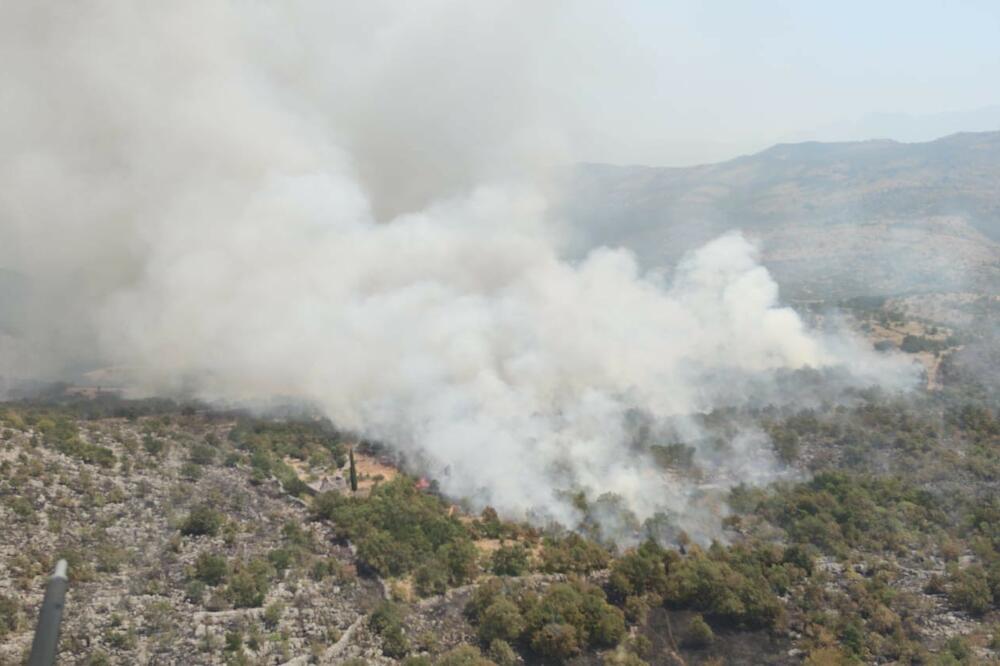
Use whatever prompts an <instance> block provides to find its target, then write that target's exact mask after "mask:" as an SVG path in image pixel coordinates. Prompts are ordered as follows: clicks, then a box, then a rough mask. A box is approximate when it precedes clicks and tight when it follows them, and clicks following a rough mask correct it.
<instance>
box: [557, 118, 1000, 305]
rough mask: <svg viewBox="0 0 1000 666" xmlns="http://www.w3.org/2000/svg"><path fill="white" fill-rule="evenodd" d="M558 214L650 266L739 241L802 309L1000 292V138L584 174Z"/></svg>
mask: <svg viewBox="0 0 1000 666" xmlns="http://www.w3.org/2000/svg"><path fill="white" fill-rule="evenodd" d="M565 191H566V193H567V196H566V199H565V201H564V204H563V207H562V209H561V210H560V211H559V212H560V214H563V215H565V216H566V218H567V219H568V220H569V221H570V222H571V224H572V225H573V227H574V229H575V230H577V231H578V232H580V234H581V236H582V238H584V239H585V240H583V241H580V243H579V245H578V246H577V247H576V248H574V249H575V250H577V251H583V250H584V249H585V248H586V246H592V245H593V244H610V245H622V246H625V247H628V248H631V249H633V250H634V251H635V252H636V253H637V255H638V256H639V258H640V260H641V261H642V262H643V264H645V265H646V266H657V265H662V264H665V263H670V262H672V261H674V260H676V258H677V257H678V256H680V254H682V253H683V252H684V251H685V250H687V249H689V248H691V247H693V246H695V245H698V244H700V243H703V242H705V241H706V240H708V239H709V238H712V237H713V236H716V235H718V234H720V233H724V232H726V231H728V230H731V229H737V228H738V229H742V230H744V231H745V232H746V233H748V234H750V235H751V236H754V237H757V238H759V239H760V240H761V242H762V247H763V252H764V255H763V256H764V260H765V262H766V263H767V264H768V266H769V267H770V268H771V269H772V270H773V271H774V272H775V274H776V275H777V277H778V279H779V281H780V282H782V286H783V287H784V288H785V290H786V293H788V294H789V295H790V296H792V297H799V298H808V297H817V296H819V297H830V296H849V295H857V294H860V293H871V292H878V293H887V294H894V293H906V292H914V291H918V292H919V291H954V290H972V291H990V290H995V289H996V288H997V285H1000V132H984V133H967V134H955V135H952V136H949V137H945V138H943V139H939V140H937V141H931V142H928V143H914V144H905V143H897V142H894V141H887V140H880V141H864V142H852V143H828V144H825V143H815V142H812V143H799V144H779V145H777V146H774V147H772V148H769V149H768V150H765V151H763V152H760V153H757V154H755V155H749V156H744V157H739V158H736V159H733V160H730V161H728V162H722V163H719V164H710V165H704V166H697V167H689V168H653V167H642V166H609V165H596V164H587V165H582V166H580V167H578V168H577V169H575V170H574V171H573V172H572V174H571V175H570V176H569V178H568V180H567V183H566V190H565Z"/></svg>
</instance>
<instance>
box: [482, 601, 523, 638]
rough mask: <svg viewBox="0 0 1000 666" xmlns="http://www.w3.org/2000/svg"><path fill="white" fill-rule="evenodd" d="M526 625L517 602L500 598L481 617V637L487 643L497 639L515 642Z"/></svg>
mask: <svg viewBox="0 0 1000 666" xmlns="http://www.w3.org/2000/svg"><path fill="white" fill-rule="evenodd" d="M524 627H525V624H524V618H523V617H521V610H520V609H519V608H518V607H517V604H515V603H514V602H512V601H510V600H509V599H506V598H500V599H497V600H496V601H494V602H493V603H492V604H491V605H490V606H489V607H488V608H487V609H486V610H485V611H484V612H483V614H482V617H481V618H480V619H479V639H480V640H481V641H482V642H483V643H486V644H489V643H490V642H492V641H494V640H497V639H499V640H504V641H508V642H511V643H513V642H516V641H517V640H518V639H519V638H520V637H521V632H523V631H524Z"/></svg>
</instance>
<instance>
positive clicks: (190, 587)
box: [184, 580, 205, 604]
mask: <svg viewBox="0 0 1000 666" xmlns="http://www.w3.org/2000/svg"><path fill="white" fill-rule="evenodd" d="M204 597H205V583H203V582H201V581H200V580H192V581H189V582H188V584H187V585H185V586H184V599H186V600H187V601H189V602H191V603H192V604H200V603H201V600H202V599H204Z"/></svg>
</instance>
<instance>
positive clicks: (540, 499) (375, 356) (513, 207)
mask: <svg viewBox="0 0 1000 666" xmlns="http://www.w3.org/2000/svg"><path fill="white" fill-rule="evenodd" d="M521 9H523V5H522V6H519V7H518V12H516V13H515V12H513V11H510V10H508V9H506V8H505V6H504V5H503V4H502V3H495V4H490V5H483V4H481V3H476V5H475V6H472V5H469V6H466V5H465V3H458V2H438V3H432V5H431V6H429V7H421V8H420V9H419V10H418V9H412V10H411V9H403V10H398V9H394V10H392V11H390V10H389V9H388V8H387V6H382V5H380V4H378V3H375V4H371V3H363V5H355V4H353V3H319V2H317V3H311V2H291V3H281V4H279V5H259V4H251V3H247V4H246V5H244V4H242V3H228V2H202V1H199V2H176V3H150V4H149V5H148V6H139V5H136V4H135V3H131V2H116V1H113V0H108V1H103V2H98V1H92V2H79V3H70V4H45V3H33V2H13V3H6V4H5V5H4V7H3V8H2V9H0V26H2V27H0V37H2V38H0V57H3V59H4V61H5V63H7V66H6V67H5V68H4V73H3V74H2V75H0V76H2V78H0V90H2V92H0V95H2V99H3V102H2V104H3V107H4V109H5V113H4V114H3V118H2V120H0V146H2V148H3V152H4V155H5V157H4V159H3V161H2V162H0V183H2V184H3V187H2V192H3V193H2V194H0V225H2V232H3V242H2V243H0V267H3V268H6V269H10V270H13V271H16V272H17V273H19V274H20V275H22V276H25V277H26V279H27V280H28V282H29V284H30V287H29V297H28V301H27V303H26V304H25V306H24V307H23V311H22V312H21V313H20V314H19V319H18V326H19V330H20V331H21V335H20V336H18V337H19V341H17V342H14V343H9V345H8V346H7V347H5V348H4V354H5V357H6V358H4V363H3V368H4V371H5V372H7V373H9V374H17V375H20V376H32V375H34V376H48V377H52V376H59V375H60V373H65V372H67V371H68V370H70V369H78V368H81V367H97V366H99V365H102V364H103V365H113V366H116V367H120V368H124V369H125V370H126V372H127V375H128V376H129V380H130V382H131V383H132V384H133V385H134V386H136V387H138V388H139V389H141V390H144V391H149V392H174V391H185V392H193V393H195V394H198V395H199V396H202V397H205V398H209V399H219V400H225V401H257V400H264V399H267V398H269V397H271V396H279V395H280V396H293V397H295V398H301V399H305V400H309V401H311V402H314V403H315V404H317V405H319V406H320V407H321V408H322V409H323V410H324V411H325V412H326V414H327V415H328V416H329V417H330V418H331V419H333V420H334V421H335V422H336V423H337V424H338V425H339V426H342V427H345V428H351V429H355V430H357V431H359V432H362V433H364V434H365V435H368V436H372V437H377V438H381V439H383V440H385V441H387V442H388V443H390V444H391V445H392V446H394V447H396V448H398V449H399V450H401V451H403V452H405V453H407V454H408V455H409V457H410V459H411V460H419V461H420V464H421V465H422V466H423V467H424V468H425V469H426V471H428V472H429V473H430V474H431V475H433V476H434V477H435V478H437V479H438V480H439V481H440V483H441V487H442V489H443V490H444V491H446V492H449V493H454V494H455V495H460V496H464V497H471V498H473V501H474V502H478V503H481V504H484V505H485V504H487V503H489V504H493V505H495V506H496V507H497V508H498V509H500V510H501V511H504V512H507V513H509V514H523V513H525V512H527V513H530V514H533V515H535V516H539V517H541V518H548V517H552V518H557V519H560V520H564V521H566V522H575V517H576V511H577V510H576V509H575V508H574V506H573V503H572V502H571V501H569V500H568V499H567V497H566V495H565V493H564V492H563V491H565V490H567V489H583V490H585V491H587V492H588V493H590V494H592V495H594V496H597V495H600V494H602V493H605V492H612V493H617V494H619V495H620V496H621V497H622V498H623V499H624V502H625V505H626V506H627V507H628V508H629V509H630V510H631V511H633V512H635V514H636V515H637V516H638V517H639V518H640V519H642V518H646V517H649V516H651V515H653V514H654V513H655V512H658V511H667V512H671V513H674V514H681V515H682V518H681V522H682V524H683V521H684V519H683V516H688V515H691V516H695V515H697V514H696V513H692V512H691V510H690V507H689V504H690V502H691V501H693V500H692V499H691V498H692V496H693V495H694V494H695V493H694V486H692V485H691V484H690V483H689V482H684V481H680V480H678V479H674V480H673V481H667V480H666V479H665V477H663V476H662V475H658V474H652V473H650V472H649V471H648V470H649V468H650V464H649V462H648V459H647V453H645V452H644V451H643V450H641V449H640V450H635V449H630V448H629V447H628V446H627V442H628V441H629V437H628V432H627V425H626V421H627V419H626V415H627V414H629V413H631V412H632V411H633V410H639V411H641V412H643V413H645V414H647V415H649V416H650V417H651V418H652V419H654V420H656V421H663V420H666V421H670V422H672V423H674V424H675V426H674V427H675V428H676V429H677V430H678V432H682V433H683V434H685V438H686V439H688V440H689V441H691V442H692V445H693V446H695V448H696V449H698V453H696V459H701V460H703V461H704V460H709V459H711V456H712V455H717V456H718V457H719V458H720V460H725V461H726V462H725V463H724V465H723V463H721V462H720V463H719V464H720V465H723V466H724V469H725V470H726V471H727V472H728V478H731V479H736V478H738V479H743V480H747V479H749V480H754V479H758V478H759V479H767V478H769V477H770V475H772V474H773V473H774V472H775V470H777V469H778V465H777V463H776V462H775V461H774V460H773V459H772V457H771V454H770V453H769V448H768V447H767V446H766V440H765V439H764V438H763V437H762V436H758V435H756V434H754V433H740V434H739V435H738V436H736V437H735V438H733V441H732V442H731V443H730V446H729V448H728V449H727V450H726V452H725V453H724V454H718V453H716V454H711V453H709V452H708V451H702V450H701V449H700V448H699V446H700V445H699V444H698V443H697V442H698V441H700V440H699V437H700V435H701V434H700V433H699V432H698V426H696V425H694V423H693V422H690V421H686V420H684V418H683V417H685V416H686V415H689V414H692V413H698V412H706V411H709V410H711V409H712V408H714V407H716V406H719V405H722V404H740V403H741V401H745V400H746V399H748V398H749V397H751V396H748V395H745V394H741V387H749V386H753V385H754V384H753V383H754V382H765V381H767V377H769V376H770V375H771V374H772V373H774V372H775V371H779V370H786V369H796V368H804V367H812V368H833V367H844V368H846V369H847V371H848V372H849V373H851V376H853V377H854V378H855V380H856V381H858V382H859V383H868V382H870V381H872V380H874V378H875V377H882V378H883V381H892V382H899V383H904V382H905V381H906V380H907V377H908V376H909V374H908V373H909V371H908V370H907V368H905V367H903V366H902V365H898V364H896V363H895V362H893V361H892V360H891V359H887V358H884V357H881V356H876V355H874V354H873V353H869V352H866V351H862V348H861V346H859V345H857V344H855V343H854V341H852V340H851V339H850V338H849V337H848V336H846V335H843V334H838V335H831V334H829V333H822V334H821V333H818V332H815V331H811V330H809V329H808V328H807V327H806V326H805V325H804V323H803V322H802V321H801V320H800V318H799V317H798V316H797V315H796V314H795V312H793V311H792V310H791V309H788V308H785V307H782V306H781V305H780V302H779V299H778V293H777V286H776V284H775V282H774V281H773V280H772V279H771V277H770V276H769V274H768V272H767V270H766V269H765V268H763V267H762V266H761V265H760V264H758V263H757V260H756V249H755V247H754V245H753V244H752V243H751V242H750V241H748V240H747V239H745V238H744V237H743V236H741V235H740V234H739V233H729V234H727V235H724V236H722V237H721V238H718V239H717V240H714V241H712V242H710V243H708V244H707V245H705V246H704V247H702V248H701V249H699V250H697V251H695V252H693V253H690V254H689V255H687V256H686V258H684V259H683V260H682V262H681V263H680V264H679V265H678V266H677V268H676V271H675V272H673V274H672V275H670V276H669V277H666V276H664V275H661V274H659V273H654V274H644V273H642V272H641V271H640V269H639V268H638V267H637V264H636V261H635V260H634V258H633V256H632V255H631V254H629V253H628V252H625V251H623V250H617V249H610V248H599V249H595V250H594V251H593V252H591V253H590V254H589V255H588V256H587V257H586V258H585V259H583V260H581V261H579V262H575V263H569V262H566V261H563V260H561V259H560V254H559V250H558V248H559V246H560V245H559V233H557V232H558V231H559V230H557V229H554V228H552V226H551V225H550V224H549V223H548V222H547V221H546V191H545V187H544V185H543V184H540V183H544V181H543V180H537V179H536V177H538V176H537V174H538V169H536V167H538V166H539V165H544V164H546V163H548V162H550V161H552V160H553V159H557V158H558V156H559V150H558V147H559V145H560V139H559V133H558V131H555V129H554V128H555V127H556V126H555V125H554V124H553V123H552V122H551V120H552V117H551V116H552V115H553V114H551V113H550V112H549V109H547V108H546V107H545V100H546V95H545V93H544V89H543V87H542V86H540V81H539V80H538V72H537V71H536V70H535V68H534V67H533V63H534V62H535V59H536V58H540V57H541V52H542V51H543V50H544V48H545V40H544V33H545V29H546V25H547V24H548V22H549V21H551V20H552V19H553V16H554V15H553V12H552V11H550V10H549V9H546V8H541V9H537V10H535V11H534V14H533V15H531V16H523V13H522V12H521V11H520V10H521ZM737 380H738V381H737ZM609 520H610V519H609Z"/></svg>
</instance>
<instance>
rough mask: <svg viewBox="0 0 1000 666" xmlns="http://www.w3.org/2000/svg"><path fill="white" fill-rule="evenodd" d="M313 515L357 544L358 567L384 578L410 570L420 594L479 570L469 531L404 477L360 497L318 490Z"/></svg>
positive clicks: (457, 582)
mask: <svg viewBox="0 0 1000 666" xmlns="http://www.w3.org/2000/svg"><path fill="white" fill-rule="evenodd" d="M313 514H314V516H315V518H317V519H321V520H328V521H329V522H330V523H331V525H332V526H333V529H334V531H335V533H336V534H337V535H338V536H339V537H341V538H344V539H349V540H350V541H351V542H352V543H354V545H355V546H357V554H358V560H359V564H360V565H361V566H362V568H364V569H367V570H369V571H372V572H374V573H376V574H378V575H380V576H386V577H388V576H401V575H404V574H407V573H410V572H414V576H415V580H416V583H417V586H418V591H420V592H422V593H425V594H427V593H435V592H437V591H441V590H443V588H444V587H445V586H447V585H461V584H464V583H466V582H468V581H470V580H472V578H473V577H474V576H475V575H476V573H477V572H478V563H477V558H478V551H477V550H476V547H475V546H474V545H473V543H472V536H473V535H472V534H471V533H470V531H469V529H468V528H467V527H466V526H465V525H463V524H462V522H461V521H459V519H458V518H457V517H456V516H452V515H450V514H449V511H448V506H447V505H446V504H445V503H444V502H443V501H442V500H441V499H440V498H439V497H437V496H435V495H433V494H430V493H425V492H421V491H420V490H419V489H417V488H416V486H415V485H414V483H413V480H412V479H409V478H407V477H405V476H402V475H401V476H399V477H397V478H396V479H394V480H392V481H390V482H387V483H381V484H379V485H377V486H376V487H374V488H373V489H372V491H371V494H370V495H369V496H368V497H364V498H362V497H348V496H344V495H341V494H340V493H337V492H328V493H323V494H320V495H318V496H317V497H316V498H315V500H314V502H313Z"/></svg>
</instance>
